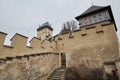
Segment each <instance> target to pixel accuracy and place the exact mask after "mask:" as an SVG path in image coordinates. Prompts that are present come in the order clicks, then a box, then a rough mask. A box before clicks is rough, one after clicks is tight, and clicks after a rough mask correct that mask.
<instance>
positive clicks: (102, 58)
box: [0, 5, 120, 80]
mask: <svg viewBox="0 0 120 80" xmlns="http://www.w3.org/2000/svg"><path fill="white" fill-rule="evenodd" d="M75 18H76V19H77V20H78V22H79V24H80V28H79V29H78V30H75V31H72V32H65V33H62V34H57V35H55V36H52V31H53V28H52V27H51V25H50V24H49V23H44V24H43V25H41V26H39V28H38V29H37V37H33V38H32V39H31V40H30V41H29V42H30V46H26V45H27V39H28V37H26V36H24V35H21V34H18V33H16V34H15V35H14V36H13V37H12V38H11V40H10V41H11V44H10V45H9V46H8V45H4V41H5V38H6V35H7V33H5V32H0V80H47V79H48V78H49V76H50V75H51V73H52V72H53V71H54V70H55V69H57V68H61V67H65V68H67V67H71V66H79V65H80V64H84V65H86V66H88V67H90V68H96V67H102V66H105V71H106V72H108V73H110V74H111V71H112V70H113V69H115V68H117V71H118V75H119V77H120V59H119V55H120V52H119V50H120V45H119V40H118V37H117V34H116V32H117V27H116V23H115V20H114V16H113V14H112V10H111V7H110V6H105V7H101V6H95V5H93V6H91V7H90V8H88V9H87V10H86V11H85V12H84V13H83V14H81V15H79V16H77V17H75ZM112 63H113V64H112ZM108 64H109V65H108ZM51 80H52V79H51Z"/></svg>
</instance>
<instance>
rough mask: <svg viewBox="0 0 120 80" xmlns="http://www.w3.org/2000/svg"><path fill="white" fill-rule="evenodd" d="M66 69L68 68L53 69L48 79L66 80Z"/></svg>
mask: <svg viewBox="0 0 120 80" xmlns="http://www.w3.org/2000/svg"><path fill="white" fill-rule="evenodd" d="M65 70H66V68H58V69H56V70H55V71H53V73H52V74H51V76H50V77H49V78H48V80H64V75H65Z"/></svg>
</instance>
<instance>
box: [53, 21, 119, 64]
mask: <svg viewBox="0 0 120 80" xmlns="http://www.w3.org/2000/svg"><path fill="white" fill-rule="evenodd" d="M55 40H56V41H57V51H58V52H64V53H66V55H67V61H66V62H67V66H72V65H79V64H81V63H84V64H86V65H87V64H88V65H91V66H95V65H99V64H102V63H103V62H104V61H109V60H114V59H118V57H119V47H118V45H119V41H118V37H117V34H116V31H115V27H114V24H113V23H111V22H104V23H98V24H96V25H91V26H88V27H83V28H81V29H79V30H77V31H73V32H72V33H64V34H62V35H57V36H55ZM76 62H77V63H76ZM92 63H93V64H92ZM94 63H95V64H94Z"/></svg>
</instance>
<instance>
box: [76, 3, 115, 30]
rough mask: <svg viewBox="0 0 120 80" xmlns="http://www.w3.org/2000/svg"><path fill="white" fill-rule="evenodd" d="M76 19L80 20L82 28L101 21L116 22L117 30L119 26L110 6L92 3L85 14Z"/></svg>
mask: <svg viewBox="0 0 120 80" xmlns="http://www.w3.org/2000/svg"><path fill="white" fill-rule="evenodd" d="M76 19H77V20H78V21H79V24H80V27H81V28H83V27H88V26H90V25H95V24H99V23H100V24H101V23H104V22H110V23H113V24H114V27H115V30H116V31H117V27H116V24H115V20H114V17H113V14H112V10H111V7H110V6H105V7H102V6H95V5H92V6H91V7H90V8H88V9H87V10H86V11H85V12H84V13H83V14H81V15H79V16H77V17H76Z"/></svg>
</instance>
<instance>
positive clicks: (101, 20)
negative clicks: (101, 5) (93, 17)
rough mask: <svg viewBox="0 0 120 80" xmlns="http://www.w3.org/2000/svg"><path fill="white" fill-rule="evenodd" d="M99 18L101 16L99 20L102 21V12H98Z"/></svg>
mask: <svg viewBox="0 0 120 80" xmlns="http://www.w3.org/2000/svg"><path fill="white" fill-rule="evenodd" d="M98 18H99V21H102V14H101V13H99V14H98Z"/></svg>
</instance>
